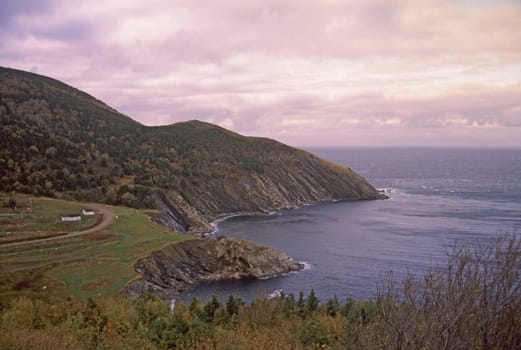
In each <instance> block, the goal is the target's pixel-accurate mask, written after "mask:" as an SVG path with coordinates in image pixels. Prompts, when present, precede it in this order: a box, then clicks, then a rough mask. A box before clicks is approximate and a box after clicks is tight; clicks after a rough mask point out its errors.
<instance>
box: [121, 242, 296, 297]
mask: <svg viewBox="0 0 521 350" xmlns="http://www.w3.org/2000/svg"><path fill="white" fill-rule="evenodd" d="M301 268H302V266H301V265H300V264H299V263H298V262H297V261H295V260H293V259H291V258H290V257H288V256H287V255H286V254H284V253H283V252H281V251H279V250H277V249H274V248H270V247H266V246H261V245H258V244H255V243H252V242H248V241H243V240H237V239H231V238H221V239H191V240H187V241H183V242H179V243H175V244H171V245H169V246H167V247H166V248H164V249H163V250H161V251H156V252H153V253H152V254H150V255H149V256H147V257H145V258H142V259H140V260H139V261H137V263H136V265H135V269H136V271H137V272H139V273H140V274H141V278H140V279H138V280H135V281H133V282H131V283H129V284H128V285H127V287H126V288H125V290H124V292H123V294H124V295H127V296H131V297H137V296H139V295H141V294H143V293H144V292H145V291H146V290H148V289H149V288H152V290H153V292H154V293H155V294H156V295H158V296H159V297H162V298H171V297H173V296H175V295H178V294H179V293H181V292H184V291H186V290H189V289H191V288H192V287H194V286H195V285H197V284H199V283H202V282H210V281H220V280H235V279H249V278H261V277H268V276H274V275H278V274H282V273H287V272H291V271H297V270H299V269H301Z"/></svg>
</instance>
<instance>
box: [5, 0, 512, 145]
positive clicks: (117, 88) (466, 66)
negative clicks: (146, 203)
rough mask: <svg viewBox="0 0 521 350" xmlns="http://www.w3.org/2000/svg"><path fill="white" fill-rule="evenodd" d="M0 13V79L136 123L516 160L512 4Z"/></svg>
mask: <svg viewBox="0 0 521 350" xmlns="http://www.w3.org/2000/svg"><path fill="white" fill-rule="evenodd" d="M31 3H32V2H31ZM2 4H4V2H3V3H2ZM5 4H7V6H6V7H5V8H3V9H1V10H3V11H0V13H2V14H1V15H0V21H1V24H2V25H1V26H0V36H1V37H2V41H0V64H1V65H4V66H10V67H15V68H20V69H25V70H30V69H33V70H35V69H37V70H38V72H39V73H41V74H45V75H50V76H53V77H55V78H57V79H61V80H64V81H65V82H67V83H69V84H71V85H74V86H75V87H78V88H80V89H83V90H86V91H88V92H89V93H91V94H93V95H95V96H96V97H98V98H100V99H102V100H104V101H105V102H107V103H108V104H110V105H112V106H113V107H114V108H116V109H118V110H120V111H122V112H124V113H125V114H127V115H129V116H131V117H133V118H136V119H137V120H139V121H141V122H143V123H145V124H154V125H156V124H164V123H172V122H176V121H180V120H187V119H193V118H198V119H202V120H208V121H211V122H215V123H218V124H222V125H226V126H228V127H231V128H233V129H234V130H236V131H238V132H244V133H247V134H256V135H262V136H268V137H275V138H279V139H281V140H283V141H286V142H289V143H292V144H298V145H305V144H314V145H318V144H326V143H328V144H339V145H341V144H345V145H348V144H366V145H370V144H373V143H374V142H375V140H377V141H378V142H379V143H382V144H400V142H401V143H404V144H411V145H414V144H417V145H421V144H423V143H426V142H427V143H429V144H432V145H435V144H436V143H437V142H439V144H447V143H452V144H458V145H470V146H472V145H476V146H478V145H491V146H494V145H495V146H497V145H503V146H516V147H521V139H520V140H518V139H519V137H514V136H515V135H516V134H517V135H518V134H520V132H521V130H520V128H521V125H520V124H521V122H520V120H521V114H520V107H519V102H518V101H519V100H521V30H520V29H521V28H520V26H519V18H521V5H520V4H519V3H517V2H515V1H498V2H490V1H486V0H483V1H475V2H468V3H465V4H463V3H458V2H450V1H443V2H438V1H427V0H419V1H418V0H392V1H354V0H350V1H337V0H327V1H321V2H308V1H300V0H289V1H284V2H281V1H274V0H271V1H256V0H254V1H247V2H237V1H232V0H220V1H212V2H198V1H189V0H181V1H160V0H150V1H147V2H146V3H140V2H127V1H111V2H108V3H105V2H97V1H78V2H74V3H70V2H66V1H39V2H38V6H35V7H32V6H29V5H30V4H29V3H27V2H24V1H18V2H11V1H9V2H5ZM440 130H444V131H443V132H441V131H440ZM349 135H350V136H349ZM353 135H356V136H353ZM374 135H378V137H377V138H375V137H374ZM421 135H423V136H421ZM476 135H479V136H480V137H479V138H477V137H476ZM501 135H503V137H501ZM478 141H479V144H478Z"/></svg>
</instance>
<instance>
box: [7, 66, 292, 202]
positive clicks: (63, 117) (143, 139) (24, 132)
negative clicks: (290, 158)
mask: <svg viewBox="0 0 521 350" xmlns="http://www.w3.org/2000/svg"><path fill="white" fill-rule="evenodd" d="M0 82H1V84H0V121H1V126H0V127H1V133H2V135H3V137H2V138H1V139H0V169H1V170H0V172H1V173H0V190H4V191H11V190H15V191H19V192H25V193H34V194H37V195H55V194H56V192H69V193H71V194H73V195H78V194H79V195H80V197H81V193H82V190H86V189H88V190H92V189H95V190H96V191H94V193H95V194H96V195H97V196H98V197H100V198H101V199H104V200H107V201H109V202H114V203H118V202H121V197H122V195H123V194H125V193H127V192H128V190H129V188H128V187H126V188H122V189H120V188H119V187H116V189H115V190H111V188H113V187H114V186H111V185H114V179H115V178H117V177H124V176H133V177H134V179H135V184H138V185H143V186H154V187H160V188H174V187H179V186H180V185H184V186H188V185H189V181H187V180H186V179H193V178H197V177H202V176H210V177H214V176H226V175H229V173H230V169H233V168H236V167H241V168H243V169H245V170H251V171H259V172H261V171H262V170H263V167H264V164H265V162H270V161H272V160H273V159H271V156H270V155H271V154H273V153H274V151H275V152H279V151H283V150H286V151H287V149H289V148H288V147H285V146H282V145H280V144H278V143H276V142H274V141H271V140H264V139H254V138H251V139H250V138H246V137H243V136H240V135H238V134H234V133H232V132H229V131H226V130H224V129H221V128H218V127H216V126H213V125H210V124H206V123H202V122H195V121H194V122H186V123H179V124H175V125H170V126H160V127H146V126H143V125H141V124H139V123H137V122H135V121H133V120H132V119H130V118H128V117H126V116H123V115H121V114H119V113H118V112H116V111H115V110H113V109H111V108H110V107H108V106H106V105H105V104H103V103H102V102H100V101H98V100H96V99H94V98H93V97H91V96H89V95H88V94H86V93H83V92H81V91H79V90H77V89H75V88H72V87H70V86H67V85H65V84H63V83H61V82H58V81H56V80H53V79H50V78H47V77H43V76H39V75H36V74H31V73H26V72H21V71H16V70H13V69H7V68H0ZM274 147H275V148H277V149H276V150H275V149H274ZM133 188H134V186H132V187H131V188H130V190H131V192H132V189H133ZM121 192H124V193H123V194H122V193H121ZM134 192H136V191H134ZM141 192H146V191H141ZM91 193H92V192H91ZM132 194H133V195H136V194H138V193H132ZM141 199H142V198H141ZM124 204H131V203H129V202H128V201H127V203H124Z"/></svg>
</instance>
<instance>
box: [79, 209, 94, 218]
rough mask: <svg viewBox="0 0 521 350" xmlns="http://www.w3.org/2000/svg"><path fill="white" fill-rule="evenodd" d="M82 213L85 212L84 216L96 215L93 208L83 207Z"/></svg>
mask: <svg viewBox="0 0 521 350" xmlns="http://www.w3.org/2000/svg"><path fill="white" fill-rule="evenodd" d="M82 213H83V215H84V216H90V215H94V210H92V209H83V211H82Z"/></svg>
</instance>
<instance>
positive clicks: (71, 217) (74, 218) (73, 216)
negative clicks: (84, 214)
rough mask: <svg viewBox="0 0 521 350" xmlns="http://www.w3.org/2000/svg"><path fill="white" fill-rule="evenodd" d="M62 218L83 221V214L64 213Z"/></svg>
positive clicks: (67, 220)
mask: <svg viewBox="0 0 521 350" xmlns="http://www.w3.org/2000/svg"><path fill="white" fill-rule="evenodd" d="M61 220H62V222H71V221H81V215H80V214H72V215H62V216H61Z"/></svg>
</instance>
